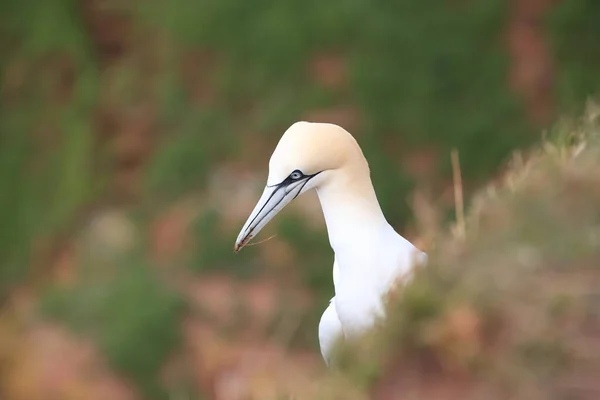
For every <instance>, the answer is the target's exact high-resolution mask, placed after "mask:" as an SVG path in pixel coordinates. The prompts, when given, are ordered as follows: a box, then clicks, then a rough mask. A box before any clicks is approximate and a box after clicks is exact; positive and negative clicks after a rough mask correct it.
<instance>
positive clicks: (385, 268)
mask: <svg viewBox="0 0 600 400" xmlns="http://www.w3.org/2000/svg"><path fill="white" fill-rule="evenodd" d="M313 188H314V189H316V191H317V194H318V196H319V200H320V202H321V207H322V209H323V215H324V217H325V222H326V224H327V233H328V236H329V242H330V244H331V247H332V249H333V251H334V253H335V260H334V264H333V284H334V289H335V296H334V297H333V298H332V299H331V301H330V303H329V305H328V307H327V308H326V309H325V312H324V313H323V315H322V317H321V320H320V322H319V343H320V347H321V354H322V355H323V358H324V360H325V362H326V363H327V364H328V365H329V364H330V362H331V350H332V347H333V345H334V343H335V342H336V340H337V339H338V338H340V337H347V338H350V337H354V336H356V335H360V334H361V333H363V332H364V331H366V330H367V329H369V328H371V327H372V326H373V324H374V323H375V322H376V320H377V319H378V318H381V317H384V308H383V300H382V296H383V295H384V294H385V293H386V292H387V291H389V290H390V288H391V287H392V286H393V285H394V284H395V283H396V282H397V280H398V279H399V278H404V277H409V276H410V272H411V268H412V266H413V265H414V263H415V262H419V263H421V262H423V261H424V260H425V258H426V256H425V253H423V252H421V251H420V250H418V249H417V248H416V247H415V246H413V245H412V244H411V243H410V242H409V241H407V240H406V239H405V238H403V237H402V236H400V235H399V234H398V233H397V232H396V231H395V230H394V229H393V228H392V226H391V225H390V224H389V223H388V222H387V220H386V219H385V216H384V215H383V212H382V211H381V207H380V206H379V202H378V201H377V196H376V195H375V191H374V189H373V185H372V183H371V178H370V172H369V167H368V164H367V161H366V160H365V158H364V156H363V153H362V151H361V149H360V147H359V145H358V143H357V142H356V140H355V139H354V138H353V137H352V135H350V134H349V133H348V132H347V131H346V130H344V129H343V128H341V127H339V126H337V125H334V124H327V123H310V122H297V123H295V124H294V125H292V126H291V127H290V128H289V129H288V130H287V131H286V132H285V133H284V134H283V136H282V138H281V139H280V141H279V143H278V144H277V147H276V148H275V151H274V152H273V155H272V156H271V160H270V162H269V177H268V179H267V186H266V187H265V190H264V192H263V195H262V196H261V198H260V200H259V201H258V204H257V205H256V207H255V208H254V210H253V211H252V213H251V214H250V217H249V218H248V220H247V221H246V223H245V225H244V227H243V228H242V230H241V232H240V234H239V236H238V238H237V241H236V245H235V250H236V251H239V249H241V248H242V247H243V246H244V245H245V244H246V243H247V242H248V241H249V240H250V239H251V238H252V237H254V236H255V235H256V234H257V233H258V232H259V231H260V230H261V229H262V228H263V227H264V226H265V225H266V224H267V223H268V222H269V221H270V220H271V219H272V218H273V217H274V216H275V215H276V214H277V213H278V212H279V211H280V210H281V209H282V208H283V207H285V205H286V204H288V203H289V202H290V201H292V200H293V199H294V198H296V197H297V196H298V195H300V194H302V193H304V192H306V191H308V190H310V189H313Z"/></svg>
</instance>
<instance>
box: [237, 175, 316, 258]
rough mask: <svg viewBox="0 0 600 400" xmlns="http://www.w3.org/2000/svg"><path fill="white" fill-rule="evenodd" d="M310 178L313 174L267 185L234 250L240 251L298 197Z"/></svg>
mask: <svg viewBox="0 0 600 400" xmlns="http://www.w3.org/2000/svg"><path fill="white" fill-rule="evenodd" d="M310 178H312V176H307V177H305V178H304V179H300V180H297V181H293V182H289V181H288V180H287V179H286V180H285V181H283V182H282V183H279V184H277V185H272V186H268V185H267V186H266V187H265V190H264V191H263V194H262V196H260V199H259V200H258V203H257V204H256V206H255V207H254V210H253V211H252V214H250V217H248V220H247V221H246V223H245V224H244V227H243V228H242V230H241V232H240V234H239V235H238V237H237V240H236V241H235V246H234V247H233V251H235V252H236V253H237V252H238V251H240V250H241V249H242V247H244V246H245V245H246V244H247V243H248V242H249V241H250V239H252V238H253V237H254V236H256V235H257V234H258V232H260V231H261V229H262V228H264V227H265V225H267V223H268V222H269V221H270V220H272V219H273V217H274V216H275V215H277V213H278V212H279V211H281V210H282V209H283V208H284V207H285V206H286V205H287V204H288V203H289V202H291V201H292V200H294V199H295V198H296V197H298V195H299V194H300V193H301V192H302V189H303V188H304V186H305V185H306V184H307V183H308V181H309V180H310Z"/></svg>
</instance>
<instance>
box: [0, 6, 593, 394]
mask: <svg viewBox="0 0 600 400" xmlns="http://www.w3.org/2000/svg"><path fill="white" fill-rule="evenodd" d="M0 4H1V5H0V84H1V88H0V96H1V100H0V101H1V103H0V104H1V108H0V216H1V217H0V221H2V223H1V225H0V299H1V301H2V304H3V311H2V312H3V314H2V320H1V323H0V325H1V326H0V374H1V377H0V383H1V389H2V391H1V392H0V397H1V398H3V399H4V398H6V399H9V400H21V399H23V400H36V399H77V400H87V399H105V398H111V399H117V400H118V399H134V398H141V399H176V398H177V399H178V398H181V399H192V398H193V399H202V398H207V399H213V398H215V399H221V398H223V399H225V398H232V399H235V398H242V397H235V394H234V395H230V396H233V397H224V396H225V395H222V394H219V393H222V392H223V390H225V389H223V388H222V386H223V385H225V386H227V387H230V386H231V387H232V386H235V385H236V384H237V383H235V382H237V381H235V382H234V381H233V380H232V379H233V378H231V374H234V372H231V371H237V372H235V373H238V374H239V375H240V376H245V375H244V374H245V372H244V371H248V370H252V369H255V368H257V363H258V364H260V365H263V364H264V365H268V368H272V369H276V370H278V371H279V372H281V371H283V370H285V368H289V365H291V364H294V365H296V367H297V368H305V369H308V370H319V368H322V365H321V360H320V355H319V354H318V343H317V336H316V333H317V331H316V329H317V323H318V319H319V317H320V314H321V312H322V310H323V309H324V308H325V305H326V303H327V301H328V299H329V298H330V297H331V295H332V293H333V287H332V282H331V265H332V260H333V256H332V252H331V250H330V248H329V244H328V241H327V237H326V232H325V227H324V224H323V222H322V216H321V213H320V209H319V206H318V203H317V202H316V200H315V196H314V195H312V194H307V195H306V196H303V198H301V199H299V200H298V201H296V202H295V204H294V205H293V206H291V207H290V209H289V210H286V211H285V212H283V213H282V215H280V216H279V217H278V218H277V219H276V220H275V221H274V222H273V223H272V224H271V226H270V227H269V228H268V229H267V230H266V231H265V232H264V233H263V234H262V236H263V237H264V238H266V237H268V236H270V235H271V234H272V233H276V234H277V236H276V237H275V238H274V239H272V240H271V241H269V242H267V243H264V244H262V245H260V246H256V247H250V248H248V249H245V250H244V251H243V252H241V253H240V254H237V255H236V254H233V252H232V247H233V243H234V240H235V237H236V236H237V233H238V231H239V229H240V228H241V226H242V224H243V222H244V221H245V218H246V217H247V215H248V213H249V212H250V211H251V208H252V207H253V205H254V203H255V201H256V200H257V199H258V195H259V194H260V191H261V190H262V187H263V185H264V179H265V178H266V173H267V162H268V157H269V155H270V153H271V151H272V150H273V148H274V146H275V144H276V142H277V140H278V139H279V137H280V135H281V134H282V132H283V131H284V130H285V129H286V128H287V127H288V126H289V125H291V124H292V123H293V122H295V121H297V120H302V119H306V120H313V121H327V122H334V123H338V124H340V125H342V126H344V127H345V128H346V129H347V130H349V131H350V132H351V133H353V134H354V135H355V136H356V137H357V139H358V141H359V143H360V145H361V146H362V148H363V151H364V152H365V155H366V156H367V159H368V160H369V163H370V166H371V171H372V176H373V181H374V185H375V188H376V191H377V193H378V196H379V199H380V202H381V204H382V207H383V209H384V212H385V214H386V216H387V217H388V220H389V221H390V223H391V224H392V225H393V226H394V227H395V228H396V229H397V230H398V231H399V232H401V233H403V234H405V235H406V236H407V237H408V238H410V239H411V240H414V241H416V242H417V243H419V244H422V245H425V244H426V243H425V242H424V239H423V238H422V236H421V235H419V231H418V227H417V225H418V224H416V223H415V219H414V217H413V215H414V212H413V209H412V200H411V199H412V198H413V196H414V194H415V193H416V190H418V191H420V192H422V193H426V195H427V197H428V198H429V199H431V200H432V201H433V202H434V203H435V204H436V207H438V208H439V209H440V210H442V212H443V214H444V215H445V217H444V218H445V220H451V219H452V218H453V215H454V214H453V193H452V173H451V172H452V171H451V163H450V152H451V150H452V149H457V150H458V153H459V155H460V162H461V170H462V175H463V179H464V185H465V192H466V195H467V197H468V194H469V193H471V192H472V191H473V190H474V189H476V188H478V187H480V186H481V185H483V184H484V183H485V182H488V181H490V180H492V179H494V178H495V177H497V176H498V174H499V173H500V171H501V167H502V166H503V165H504V164H505V163H506V161H507V160H508V159H509V157H510V155H511V153H512V152H513V151H515V150H516V149H521V148H526V147H527V146H529V145H531V144H532V143H535V142H536V141H538V140H539V139H540V137H541V135H542V133H543V132H544V130H545V129H546V128H547V127H549V126H550V125H551V124H552V122H553V121H554V120H555V119H556V118H557V117H558V116H560V115H562V114H564V113H570V112H573V111H574V110H577V109H578V108H579V107H580V106H581V104H582V103H583V102H584V101H585V100H586V99H587V98H588V96H592V95H595V94H597V92H598V90H599V89H600V74H599V73H598V71H600V45H599V43H600V3H599V2H598V1H595V0H562V1H553V0H512V1H505V0H478V1H462V2H457V1H439V0H435V1H434V0H398V1H383V0H379V1H372V0H371V1H366V0H331V1H328V2H317V1H313V0H306V1H303V2H301V1H291V0H280V1H269V0H253V1H246V0H219V1H210V0H196V1H190V0H172V1H169V2H167V1H158V0H145V1H141V0H139V1H136V0H121V1H116V0H115V1H111V0H104V1H102V0H79V1H77V0H55V1H42V0H37V1H36V0H20V1H16V0H3V1H2V2H1V3H0ZM247 358H250V359H252V360H254V361H253V362H251V363H249V362H247V361H243V360H245V359H247ZM256 360H260V361H256ZM261 363H262V364H261ZM265 368H267V367H265ZM240 371H241V372H240ZM228 374H229V375H228ZM223 376H227V377H229V378H224V377H223ZM227 379H230V381H227ZM240 379H241V378H240ZM223 382H225V383H223ZM231 390H233V389H231ZM52 396H54V397H52ZM177 396H180V397H177ZM219 396H221V397H219Z"/></svg>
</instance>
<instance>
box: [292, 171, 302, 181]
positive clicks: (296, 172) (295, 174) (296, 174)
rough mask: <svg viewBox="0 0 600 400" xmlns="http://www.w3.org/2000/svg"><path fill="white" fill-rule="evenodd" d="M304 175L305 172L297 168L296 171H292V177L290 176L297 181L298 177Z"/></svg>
mask: <svg viewBox="0 0 600 400" xmlns="http://www.w3.org/2000/svg"><path fill="white" fill-rule="evenodd" d="M302 177H304V174H303V173H302V172H301V171H299V170H295V171H294V172H292V173H291V174H290V177H289V178H290V179H291V180H293V181H297V180H298V179H300V178H302Z"/></svg>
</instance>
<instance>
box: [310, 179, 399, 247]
mask: <svg viewBox="0 0 600 400" xmlns="http://www.w3.org/2000/svg"><path fill="white" fill-rule="evenodd" d="M317 194H318V196H319V201H320V202H321V207H322V209H323V215H324V217H325V223H326V224H327V234H328V235H329V242H330V243H331V247H332V248H333V250H334V252H336V253H337V252H338V251H341V250H342V248H343V249H348V248H352V247H354V248H356V243H357V241H360V242H363V243H364V242H365V241H367V242H368V241H370V240H372V239H373V238H374V235H375V234H377V233H380V232H381V231H382V229H386V228H388V227H389V224H388V222H387V221H386V219H385V216H384V215H383V212H382V210H381V207H380V206H379V202H378V201H377V196H376V194H375V190H374V189H373V185H372V183H371V179H370V177H369V176H368V174H367V175H366V176H365V175H364V174H362V176H350V174H344V173H340V174H339V175H338V176H332V179H331V181H330V182H328V183H327V184H326V185H323V186H322V187H319V188H317Z"/></svg>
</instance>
